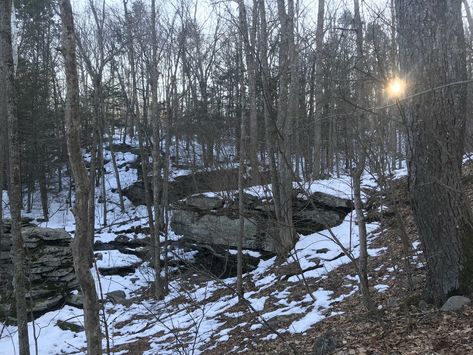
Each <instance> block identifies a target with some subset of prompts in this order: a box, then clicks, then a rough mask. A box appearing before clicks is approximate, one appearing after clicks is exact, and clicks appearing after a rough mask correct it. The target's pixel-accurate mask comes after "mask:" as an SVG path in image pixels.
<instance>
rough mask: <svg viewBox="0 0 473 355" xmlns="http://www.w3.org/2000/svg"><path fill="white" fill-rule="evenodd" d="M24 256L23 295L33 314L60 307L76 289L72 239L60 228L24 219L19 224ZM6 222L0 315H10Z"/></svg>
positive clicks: (0, 270)
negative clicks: (26, 291) (25, 295)
mask: <svg viewBox="0 0 473 355" xmlns="http://www.w3.org/2000/svg"><path fill="white" fill-rule="evenodd" d="M22 235H23V238H24V242H25V250H26V256H27V263H28V265H27V270H28V272H27V275H26V276H27V283H28V284H27V289H28V293H27V297H28V298H29V299H30V300H31V302H32V311H33V313H34V314H35V315H38V314H42V313H45V312H47V311H49V310H53V309H57V308H59V307H61V306H62V305H63V304H64V303H65V302H66V298H67V297H68V296H69V295H70V294H71V292H72V291H74V290H77V289H78V288H79V286H78V283H77V280H76V277H75V274H74V268H73V262H72V253H71V241H72V238H71V236H70V235H69V233H67V232H66V231H65V230H63V229H51V228H40V227H37V226H35V225H32V224H30V223H28V222H24V223H23V225H22ZM11 245H12V237H11V234H10V223H9V222H8V221H7V222H5V224H4V237H3V238H2V239H1V240H0V317H6V316H9V315H11V314H12V312H11V310H13V309H14V307H13V302H12V300H13V297H12V290H13V285H12V277H13V264H12V259H11V254H10V251H11Z"/></svg>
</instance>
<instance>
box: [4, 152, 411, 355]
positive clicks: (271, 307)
mask: <svg viewBox="0 0 473 355" xmlns="http://www.w3.org/2000/svg"><path fill="white" fill-rule="evenodd" d="M105 152H106V153H107V154H109V152H108V151H105ZM116 156H117V159H118V162H117V163H118V165H119V166H120V165H124V164H123V163H125V162H127V161H128V162H130V161H133V160H134V159H135V158H136V156H135V155H133V154H131V153H119V152H118V153H116ZM106 158H110V157H106ZM106 170H107V172H108V179H107V186H106V187H107V201H108V202H109V207H108V211H107V220H108V225H109V226H108V227H105V228H104V227H102V223H103V214H102V213H103V207H102V205H101V204H99V203H97V209H96V211H97V215H96V226H95V227H96V230H97V232H96V238H97V240H100V241H102V242H104V243H107V242H110V241H111V240H113V239H114V238H115V237H116V236H117V234H118V233H120V231H125V230H129V229H130V228H131V227H136V226H146V225H147V218H146V210H145V208H144V206H140V207H135V206H133V205H132V204H131V203H130V202H129V201H126V208H125V212H124V213H122V212H121V211H120V209H119V207H118V195H117V194H115V193H112V192H111V191H112V189H114V188H116V181H115V178H114V175H113V169H112V166H111V163H108V164H107V166H106ZM184 173H185V172H183V171H175V172H174V176H178V175H179V174H184ZM403 173H405V172H403V171H400V172H397V174H403ZM120 179H121V183H122V186H123V187H125V186H128V185H130V184H132V183H133V182H134V181H136V180H137V175H136V170H134V169H129V170H128V171H127V170H126V169H125V168H124V167H122V168H121V169H120ZM303 185H304V188H305V189H306V190H307V191H309V192H315V191H321V192H326V193H329V194H332V195H337V196H340V197H350V198H351V194H352V189H351V180H350V178H349V177H347V176H342V177H340V178H333V179H327V180H320V181H312V182H310V183H307V184H303ZM363 185H365V186H375V183H374V180H373V179H372V178H370V177H369V176H368V175H366V176H365V178H364V180H363ZM295 187H300V186H299V185H296V186H295ZM247 191H248V192H249V193H254V194H257V195H259V196H262V195H264V194H266V195H267V194H268V193H269V191H270V189H269V186H258V187H253V188H249V189H247ZM97 196H100V189H97ZM4 197H5V198H6V196H4ZM66 197H67V192H62V193H58V194H56V195H55V196H52V199H51V201H50V210H51V216H50V220H49V222H45V223H41V224H40V225H41V226H44V227H52V228H65V229H66V230H67V231H69V232H73V231H74V218H73V215H72V213H71V211H70V208H69V206H68V205H67V204H66V203H65V202H64V201H66ZM5 200H6V199H4V201H5ZM38 200H39V199H36V201H35V205H34V209H33V211H32V212H31V213H29V214H26V213H24V215H25V216H28V217H31V218H38V217H39V218H40V217H42V216H41V208H40V206H39V205H38ZM7 214H8V211H7ZM354 220H355V217H354V215H353V214H348V215H347V216H346V218H345V220H344V221H343V223H342V224H341V225H339V226H337V227H335V228H332V230H331V232H329V231H322V232H319V233H315V234H312V235H307V236H301V238H300V240H299V241H298V242H297V244H296V246H295V248H294V250H293V251H292V253H291V256H290V257H289V258H288V260H287V262H286V264H288V265H289V264H291V263H293V262H295V261H297V262H299V263H300V267H301V269H302V270H306V269H309V270H308V271H306V272H304V273H303V274H299V275H295V276H290V277H288V278H287V287H286V288H285V289H283V290H277V287H276V285H277V284H278V282H279V281H280V277H279V275H277V273H276V272H275V271H274V270H275V268H274V266H275V263H276V258H275V257H273V258H271V259H269V260H261V261H260V263H259V265H258V267H257V268H256V269H255V270H253V271H251V272H250V273H248V274H247V275H245V280H246V281H245V282H246V283H248V284H253V285H254V287H253V289H252V290H251V291H248V292H246V293H245V295H244V298H245V299H246V300H247V303H246V306H245V307H246V308H244V310H242V308H241V304H239V303H238V298H237V296H236V294H235V293H234V292H233V287H234V285H235V283H236V279H235V278H227V279H224V280H217V279H213V280H207V281H196V282H195V283H194V282H185V281H184V280H183V279H180V278H179V277H176V278H173V279H172V281H171V282H170V284H169V294H168V295H167V296H166V298H165V299H164V300H162V301H154V300H152V299H149V298H146V297H143V296H142V293H143V290H145V289H146V288H149V286H150V283H151V282H152V280H153V271H152V269H151V268H150V267H149V265H148V264H147V263H146V262H143V263H141V262H142V260H140V259H139V258H138V257H137V256H135V255H130V254H123V253H121V252H120V251H118V250H109V251H101V252H100V253H101V254H102V257H101V260H98V261H97V266H98V268H109V267H114V266H124V265H125V266H126V265H131V264H137V263H141V266H139V267H138V268H137V269H136V270H135V272H133V273H131V274H128V275H126V276H118V275H110V276H103V275H98V274H97V273H96V271H95V269H93V270H92V271H93V274H94V277H95V280H96V284H97V292H99V294H100V293H101V294H102V295H105V294H106V293H108V292H111V291H115V290H123V291H124V292H125V294H126V296H127V299H129V300H130V302H129V304H126V305H121V304H112V303H110V302H106V303H104V309H105V313H106V323H107V327H108V333H109V334H110V335H111V336H110V345H111V347H112V349H114V350H116V351H115V352H114V353H115V354H121V353H126V351H124V350H120V349H121V348H120V346H121V345H123V344H133V343H135V342H139V341H140V339H145V342H146V343H147V344H148V345H147V346H146V347H145V348H146V349H145V350H143V353H144V354H176V353H185V354H187V353H192V354H199V353H200V352H202V350H203V349H204V348H215V347H218V345H219V344H221V343H223V342H226V341H228V340H229V338H230V337H231V333H232V332H234V331H237V330H238V328H245V329H246V328H247V329H249V330H250V331H251V333H252V334H257V333H258V332H260V331H267V325H268V321H271V320H272V319H274V318H275V317H293V320H292V321H291V323H290V326H289V327H285V328H282V329H279V328H277V329H275V330H276V331H277V333H279V334H293V333H304V332H306V331H307V330H308V329H309V328H310V327H311V326H313V325H314V324H316V323H317V322H319V321H321V320H322V319H324V318H325V317H328V316H331V315H334V314H335V313H334V312H332V311H331V304H332V303H333V302H339V301H341V300H342V299H344V298H345V297H348V296H350V295H352V294H353V293H354V292H356V286H355V287H347V289H346V290H345V291H344V293H343V294H341V295H339V296H337V297H334V295H333V292H332V291H330V290H324V289H323V288H318V289H310V290H309V289H308V290H307V292H306V293H305V295H304V296H303V297H301V298H299V299H297V300H294V299H293V300H289V298H290V297H289V296H290V294H291V285H292V284H294V285H296V284H298V283H299V284H300V283H301V280H302V279H303V278H305V279H313V278H319V279H323V278H326V277H327V274H328V273H329V272H330V271H332V270H334V269H336V268H338V267H339V266H341V265H343V264H346V263H348V262H350V259H349V258H348V257H347V256H346V255H342V249H343V248H342V247H341V246H340V244H341V245H343V247H344V248H345V249H348V250H349V251H350V252H351V253H352V254H353V256H354V257H357V256H358V234H357V228H356V226H355V223H354ZM378 227H379V226H378V225H377V224H376V223H372V224H368V226H367V228H368V232H369V233H372V232H374V231H375V230H376V229H377V228H378ZM170 234H171V236H172V237H173V238H174V239H176V238H178V236H174V235H173V233H172V231H171V233H170ZM334 236H336V239H337V242H334ZM132 237H138V238H143V237H144V235H142V234H137V235H133V236H132ZM371 237H374V235H373V234H371ZM337 243H338V244H337ZM321 251H323V252H321ZM178 252H179V251H177V253H178ZM369 252H370V254H371V255H377V254H378V253H382V252H383V250H382V249H372V250H369ZM252 255H253V256H259V254H258V253H253V254H252ZM179 257H180V258H183V257H184V258H192V253H189V252H188V253H181V254H180V256H179ZM318 263H321V264H322V265H323V266H322V267H319V268H316V266H317V264H318ZM195 278H196V280H198V279H199V278H198V275H197V274H196V275H195ZM191 279H192V276H191ZM386 287H387V286H386V285H382V284H380V285H377V286H376V288H377V289H378V291H379V292H383V291H385V290H386ZM273 289H274V291H272V292H270V293H268V290H273ZM248 313H251V314H252V317H250V318H248ZM232 319H233V320H236V322H232V321H231V320H232ZM240 319H241V321H240ZM291 319H292V318H291ZM58 321H68V322H72V323H75V324H78V325H83V312H82V310H81V309H78V308H75V307H71V306H65V307H63V308H62V309H60V310H58V311H54V312H49V313H47V314H44V315H43V316H41V317H39V318H38V319H36V320H35V321H34V322H30V323H29V334H30V345H31V349H35V348H36V346H37V349H38V353H39V354H41V355H42V354H74V353H75V354H80V353H83V350H82V349H84V347H85V333H84V332H83V331H82V332H78V333H76V332H73V331H70V330H62V329H61V328H60V327H58V326H57V322H58ZM249 336H251V335H249ZM276 336H277V334H276V332H273V333H271V332H270V334H269V335H267V336H265V338H264V339H265V340H271V339H273V338H275V337H276ZM105 346H106V340H105V339H104V347H105ZM243 350H245V347H244V345H242V346H241V347H238V346H235V348H234V350H233V352H239V351H243ZM17 353H18V345H17V334H16V328H15V327H14V326H6V325H1V324H0V355H13V354H17ZM33 353H34V350H33Z"/></svg>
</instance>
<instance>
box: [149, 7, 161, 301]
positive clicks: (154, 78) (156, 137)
mask: <svg viewBox="0 0 473 355" xmlns="http://www.w3.org/2000/svg"><path fill="white" fill-rule="evenodd" d="M157 56H158V40H157V34H156V1H155V0H152V1H151V63H150V66H151V68H150V85H151V125H152V129H153V150H152V153H153V207H154V233H153V235H152V238H153V245H152V247H153V249H154V252H153V257H154V260H153V263H154V271H155V274H156V275H155V285H154V287H155V296H156V298H157V299H162V298H163V297H164V287H163V280H162V278H161V241H160V235H159V234H160V229H161V224H162V218H161V213H160V212H161V204H162V201H161V150H160V144H161V143H160V141H161V138H160V127H159V118H160V117H159V108H158V58H157Z"/></svg>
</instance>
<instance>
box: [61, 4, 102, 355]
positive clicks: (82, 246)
mask: <svg viewBox="0 0 473 355" xmlns="http://www.w3.org/2000/svg"><path fill="white" fill-rule="evenodd" d="M60 9H61V19H62V25H63V29H62V31H63V46H64V48H63V55H64V65H65V72H66V88H67V97H66V139H67V150H68V154H69V161H70V164H71V169H72V174H73V176H74V180H75V183H76V184H75V196H76V201H75V204H74V208H73V212H74V218H75V221H76V232H75V236H74V241H73V243H72V255H73V259H74V269H75V272H76V275H77V279H78V281H79V284H80V287H81V290H82V293H83V295H84V321H85V335H86V338H87V353H88V354H89V355H97V354H98V355H100V354H102V340H101V338H102V335H101V331H100V318H99V303H98V298H97V292H96V290H95V283H94V279H93V277H92V273H91V272H90V268H89V256H90V230H91V228H93V226H91V225H90V224H89V215H88V209H89V206H88V199H89V193H90V188H91V185H92V184H91V183H90V181H89V177H88V176H87V170H86V168H85V165H84V161H83V158H82V153H81V146H80V127H81V120H80V113H79V80H78V76H77V63H76V44H75V30H74V19H73V15H72V8H71V4H70V2H69V0H61V2H60Z"/></svg>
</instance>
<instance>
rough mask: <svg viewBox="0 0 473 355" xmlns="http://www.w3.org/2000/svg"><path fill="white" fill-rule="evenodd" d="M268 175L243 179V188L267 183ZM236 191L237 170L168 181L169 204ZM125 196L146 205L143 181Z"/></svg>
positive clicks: (260, 174)
mask: <svg viewBox="0 0 473 355" xmlns="http://www.w3.org/2000/svg"><path fill="white" fill-rule="evenodd" d="M149 181H150V185H149V191H150V192H152V190H153V188H152V184H151V181H152V177H150V178H149ZM269 181H270V179H269V173H268V172H260V173H258V174H256V175H255V176H253V177H251V176H246V177H245V178H244V179H243V185H244V186H245V187H248V186H252V185H261V184H267V183H269ZM237 189H238V169H237V168H232V169H221V170H210V171H194V172H193V173H192V174H188V175H180V176H177V177H175V178H174V179H173V180H172V181H169V195H168V196H169V202H176V201H178V200H181V199H183V198H186V197H189V196H192V195H194V194H200V193H204V192H210V191H234V190H237ZM123 195H124V196H126V197H127V198H128V199H129V200H130V201H131V202H132V203H133V204H134V205H144V204H146V195H145V186H144V183H143V181H137V182H135V183H134V184H132V185H130V186H128V187H126V188H124V189H123Z"/></svg>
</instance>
